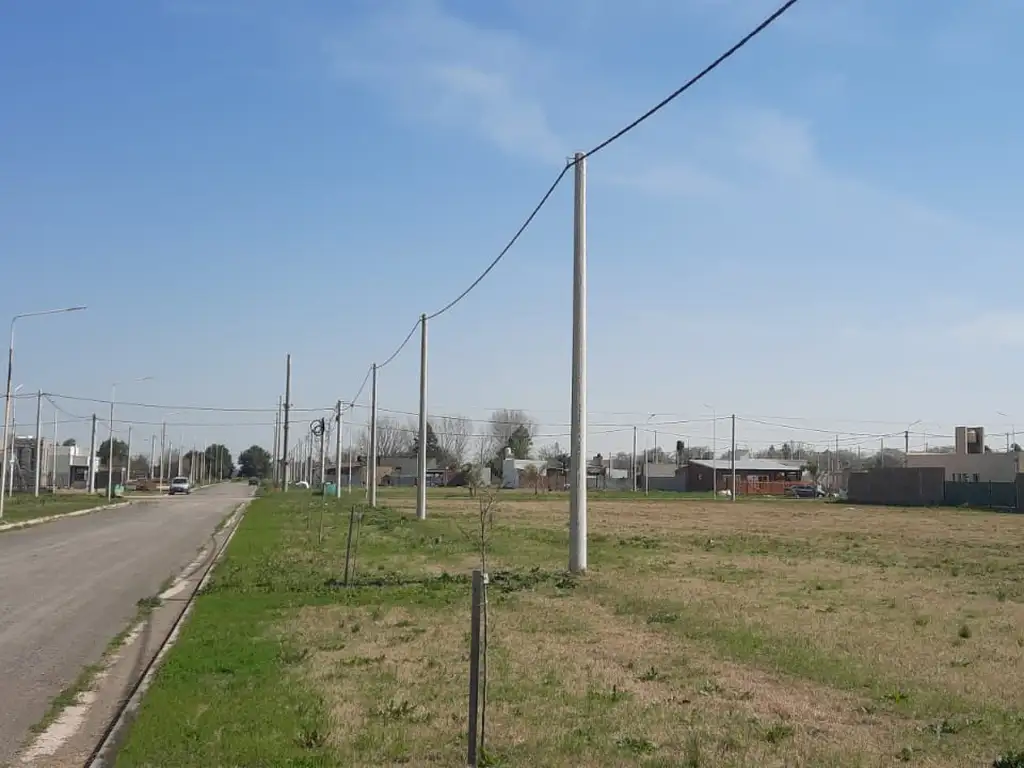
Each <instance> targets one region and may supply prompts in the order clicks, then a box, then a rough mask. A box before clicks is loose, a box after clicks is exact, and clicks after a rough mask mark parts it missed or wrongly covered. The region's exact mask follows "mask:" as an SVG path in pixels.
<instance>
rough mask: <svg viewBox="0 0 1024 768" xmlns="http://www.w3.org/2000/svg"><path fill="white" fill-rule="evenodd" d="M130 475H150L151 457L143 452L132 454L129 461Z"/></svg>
mask: <svg viewBox="0 0 1024 768" xmlns="http://www.w3.org/2000/svg"><path fill="white" fill-rule="evenodd" d="M128 475H129V476H130V477H147V476H148V475H149V459H147V458H146V457H145V456H143V455H142V454H141V453H140V454H137V455H135V456H132V460H131V461H130V462H129V470H128Z"/></svg>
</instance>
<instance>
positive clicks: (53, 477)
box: [50, 408, 71, 493]
mask: <svg viewBox="0 0 1024 768" xmlns="http://www.w3.org/2000/svg"><path fill="white" fill-rule="evenodd" d="M69 455H70V453H69ZM50 461H51V462H52V464H51V469H50V493H56V492H57V409H56V408H55V409H54V410H53V455H52V456H51V457H50ZM68 469H69V470H70V469H71V462H70V461H69V462H68Z"/></svg>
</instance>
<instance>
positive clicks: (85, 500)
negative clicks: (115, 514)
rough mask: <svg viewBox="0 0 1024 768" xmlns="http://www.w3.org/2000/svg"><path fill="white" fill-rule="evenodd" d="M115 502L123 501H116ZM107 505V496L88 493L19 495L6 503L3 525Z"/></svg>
mask: <svg viewBox="0 0 1024 768" xmlns="http://www.w3.org/2000/svg"><path fill="white" fill-rule="evenodd" d="M114 501H115V502H117V501H121V499H115V500H114ZM106 503H107V499H106V497H105V496H102V495H99V494H92V495H90V494H88V493H58V494H56V495H55V494H52V493H41V494H40V495H39V496H38V497H35V496H33V495H32V494H31V493H26V494H17V495H15V496H13V497H11V498H9V499H7V500H6V501H5V502H4V519H3V520H2V521H0V522H3V523H21V522H24V521H26V520H34V519H35V518H37V517H48V516H49V515H65V514H67V513H68V512H77V511H78V510H80V509H91V508H92V507H101V506H103V505H104V504H106Z"/></svg>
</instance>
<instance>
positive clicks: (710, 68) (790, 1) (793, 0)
mask: <svg viewBox="0 0 1024 768" xmlns="http://www.w3.org/2000/svg"><path fill="white" fill-rule="evenodd" d="M796 4H797V0H787V2H785V3H783V4H782V5H781V6H779V8H778V9H776V11H775V12H774V13H773V14H772V15H771V16H769V17H768V18H766V19H765V20H764V21H762V22H761V23H760V24H758V25H757V26H756V27H754V28H753V29H752V30H751V31H750V32H748V33H747V34H746V35H744V36H743V37H742V38H740V40H739V42H737V43H736V44H735V45H733V46H732V48H730V49H729V50H727V51H726V52H725V53H723V54H722V55H721V56H719V57H718V58H717V59H715V60H714V61H713V62H711V63H710V64H708V65H707V66H706V67H704V69H702V70H701V71H700V72H698V73H697V74H696V75H694V76H693V77H691V78H690V79H689V80H687V81H686V82H685V83H683V84H682V85H681V86H679V87H678V88H676V89H675V90H674V91H672V93H670V94H669V95H668V96H666V97H665V98H664V99H662V100H661V101H659V102H658V103H657V104H655V105H654V106H653V107H651V108H650V109H648V110H647V111H646V112H644V113H643V114H642V115H640V117H638V118H637V119H636V120H634V121H633V122H631V123H630V124H629V125H627V126H625V127H624V128H620V129H619V130H618V131H616V132H615V133H613V134H612V135H611V136H609V137H608V138H607V139H605V140H604V141H602V142H601V143H600V144H598V145H597V146H596V147H594V148H593V149H591V150H590V151H589V152H586V153H584V155H583V156H584V157H590V156H591V155H596V154H597V153H598V152H600V151H601V150H602V149H604V148H605V147H607V146H608V145H609V144H611V143H613V142H615V141H618V140H619V139H621V138H622V137H623V136H625V135H626V134H627V133H629V132H630V131H632V130H633V129H634V128H636V127H637V126H639V125H640V124H641V123H643V122H645V121H646V120H648V119H650V118H651V117H653V116H654V115H655V114H657V113H658V112H660V111H661V110H662V109H664V108H665V107H666V106H668V105H669V104H670V103H672V102H673V101H674V100H675V99H677V98H679V97H680V96H682V95H683V94H684V93H686V92H687V91H688V90H690V88H692V87H693V86H695V85H696V84H697V83H699V82H700V81H701V80H703V79H704V78H705V77H707V76H708V75H710V74H711V73H712V72H714V71H715V70H716V69H718V67H720V66H721V65H722V64H723V63H725V61H726V60H728V59H730V58H731V57H732V56H734V55H735V54H736V53H737V52H739V50H740V49H741V48H742V47H743V46H745V45H746V44H747V43H749V42H750V41H751V40H753V39H754V38H755V37H757V36H758V35H759V34H761V33H762V32H764V31H765V30H766V29H768V27H770V26H771V25H772V24H774V23H775V22H776V21H778V20H779V18H780V17H781V16H782V15H783V14H784V13H785V12H786V11H788V10H789V9H790V8H792V7H793V6H794V5H796Z"/></svg>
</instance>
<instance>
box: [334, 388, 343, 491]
mask: <svg viewBox="0 0 1024 768" xmlns="http://www.w3.org/2000/svg"><path fill="white" fill-rule="evenodd" d="M344 421H345V416H344V415H343V413H342V410H341V400H339V401H338V433H337V434H336V435H335V436H334V496H335V498H338V499H340V498H341V428H342V424H343V423H344Z"/></svg>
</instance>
